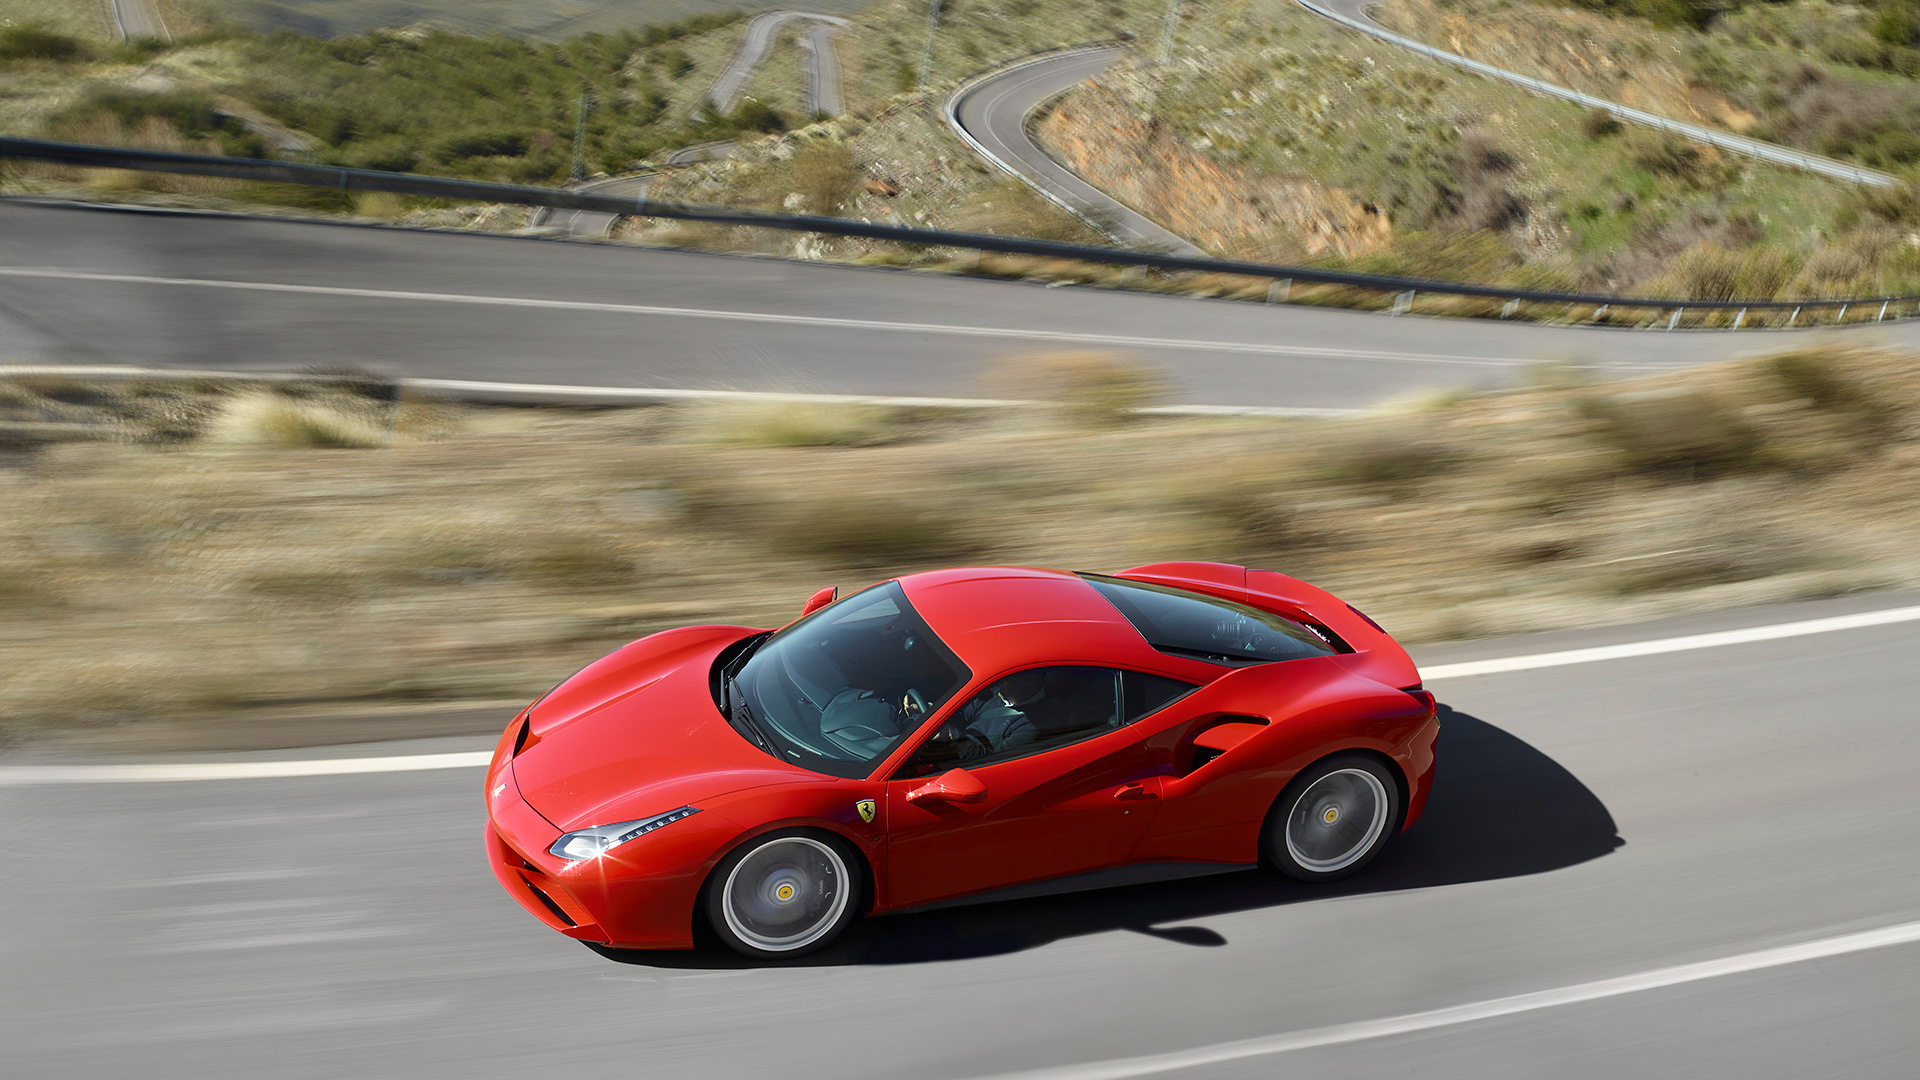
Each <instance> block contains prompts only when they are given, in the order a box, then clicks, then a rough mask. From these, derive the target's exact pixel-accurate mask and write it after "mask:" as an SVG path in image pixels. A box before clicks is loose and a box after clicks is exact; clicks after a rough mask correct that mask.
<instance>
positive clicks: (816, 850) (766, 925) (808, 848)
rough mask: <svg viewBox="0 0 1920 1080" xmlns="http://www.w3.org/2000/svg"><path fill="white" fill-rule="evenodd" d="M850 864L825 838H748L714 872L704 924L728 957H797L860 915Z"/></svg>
mask: <svg viewBox="0 0 1920 1080" xmlns="http://www.w3.org/2000/svg"><path fill="white" fill-rule="evenodd" d="M856 858H857V856H855V855H854V854H853V853H852V852H851V851H850V850H849V849H848V848H847V846H846V844H845V842H844V841H841V840H839V839H838V838H837V837H832V836H830V835H827V834H824V833H817V832H785V833H774V834H771V835H768V836H761V837H755V838H754V839H753V840H750V841H748V842H747V843H745V844H742V845H740V847H739V848H738V849H736V850H735V851H734V852H733V853H732V854H730V855H728V856H727V857H726V858H725V859H722V860H721V861H720V865H719V866H717V867H715V868H714V871H713V876H712V877H711V878H709V879H708V883H707V901H706V906H707V920H708V921H709V922H710V923H711V924H712V925H713V930H714V933H715V934H717V935H718V936H719V938H720V940H721V941H723V942H725V943H726V945H727V947H728V948H730V949H732V950H734V951H735V952H738V953H742V954H744V955H746V956H752V957H757V958H761V959H769V960H772V959H780V958H783V957H790V956H804V955H805V954H807V953H810V952H813V951H814V950H816V949H819V948H822V947H824V946H825V945H826V944H827V943H828V942H830V941H832V940H833V939H834V938H836V937H838V936H839V935H840V932H841V931H842V930H845V929H846V928H847V924H848V923H850V922H852V921H853V918H854V916H855V915H856V914H857V913H858V912H859V908H860V904H859V900H860V896H859V892H860V882H861V878H860V874H859V872H858V870H857V869H855V867H856V865H857V864H856V861H855V860H856Z"/></svg>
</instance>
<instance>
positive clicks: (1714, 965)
mask: <svg viewBox="0 0 1920 1080" xmlns="http://www.w3.org/2000/svg"><path fill="white" fill-rule="evenodd" d="M795 602H796V604H797V603H798V598H796V601H795ZM1916 603H1920V596H1915V595H1911V594H1909V595H1905V596H1864V597H1853V598H1848V599H1842V600H1828V601H1820V602H1815V603H1807V604H1799V605H1790V606H1783V607H1778V608H1773V609H1766V610H1752V611H1744V612H1732V613H1726V614H1721V615H1713V616H1696V617H1689V618H1684V619H1674V620H1667V621H1664V622H1661V623H1655V624H1646V625H1640V626H1624V627H1613V628H1608V629H1604V630H1588V631H1580V632H1573V633H1561V634H1551V635H1540V636H1536V637H1530V638H1519V639H1509V640H1503V641H1488V642H1478V643H1468V644H1460V645H1452V646H1447V647H1443V648H1436V649H1429V650H1417V651H1416V655H1417V658H1418V659H1419V661H1420V662H1421V664H1422V667H1423V670H1424V671H1425V673H1426V674H1427V676H1428V679H1429V685H1431V686H1432V687H1433V688H1434V689H1435V691H1436V692H1437V693H1439V695H1440V697H1441V699H1442V700H1443V701H1444V702H1445V703H1446V705H1447V707H1448V708H1447V710H1446V712H1445V713H1444V714H1443V728H1442V733H1441V754H1442V765H1441V770H1442V771H1441V774H1440V779H1439V781H1438V784H1437V786H1436V788H1435V792H1434V796H1433V801H1432V802H1431V804H1430V805H1429V808H1428V810H1427V815H1426V817H1425V818H1424V819H1423V820H1422V821H1421V822H1420V824H1419V825H1417V826H1416V827H1415V828H1414V829H1413V830H1411V831H1409V832H1408V833H1406V834H1404V835H1402V836H1401V837H1399V838H1398V839H1397V840H1396V841H1395V843H1394V844H1393V845H1392V846H1390V847H1389V848H1388V849H1387V851H1386V853H1385V855H1384V856H1383V858H1382V859H1381V860H1380V861H1379V862H1378V863H1377V864H1376V865H1375V866H1374V867H1372V868H1370V869H1369V870H1368V871H1367V872H1366V873H1364V874H1363V875H1361V876H1360V877H1358V878H1355V879H1353V880H1352V881H1350V882H1346V883H1343V884H1341V885H1339V886H1337V887H1331V888H1327V887H1322V888H1315V887H1309V886H1303V885H1298V884H1294V883H1291V882H1288V881H1286V880H1284V879H1281V878H1279V877H1277V876H1273V875H1269V874H1267V873H1264V872H1258V871H1253V872H1240V873H1234V874H1227V875H1222V876H1218V877H1212V878H1204V879H1198V880H1190V881H1185V882H1176V883H1170V884H1161V885H1148V886H1137V887H1132V888H1126V889H1116V890H1109V891H1105V892H1100V893H1088V894H1081V895H1076V896H1063V897H1053V898H1048V899H1038V900H1024V901H1015V902H1008V903H1002V904H996V905H990V906H983V907H974V908H957V909H950V910H946V911H939V912H930V913H925V914H920V915H906V916H896V917H889V918H884V919H876V920H873V921H871V922H868V923H863V924H858V925H856V927H855V928H854V930H853V931H852V932H851V933H850V934H849V935H848V937H847V938H845V939H843V940H842V941H841V942H840V943H838V944H836V945H835V946H834V947H833V948H832V949H831V950H829V951H828V952H826V953H823V954H820V955H818V956H816V957H811V958H808V959H806V960H804V961H801V962H798V963H794V964H785V965H775V966H768V967H753V966H748V965H743V964H740V963H738V962H735V961H733V960H730V959H728V958H726V957H724V956H720V955H717V954H714V953H711V952H709V953H691V954H688V953H668V954H630V955H624V956H603V955H600V954H597V953H595V952H592V951H590V950H588V949H586V948H583V947H581V946H580V945H579V944H577V943H575V942H572V941H568V940H566V939H564V938H562V937H560V936H559V935H557V934H554V933H552V932H551V931H548V930H546V929H545V928H543V927H541V926H540V925H538V924H537V923H536V922H535V921H534V920H533V919H532V918H530V917H529V916H527V915H526V914H525V913H524V912H522V911H521V910H520V909H519V908H518V906H517V905H516V904H515V903H514V902H513V901H512V900H511V899H510V898H508V897H507V896H506V895H505V894H504V893H503V892H502V891H501V890H500V888H499V886H498V885H497V884H496V883H495V882H494V881H493V879H492V877H491V875H490V874H489V872H488V869H487V866H486V861H485V857H484V853H483V852H482V851H481V848H480V843H479V830H480V827H481V822H482V809H481V792H480V789H479V786H478V785H479V783H480V780H481V770H480V769H479V768H478V767H477V766H476V765H474V764H473V762H476V761H484V758H485V755H486V750H487V747H488V746H489V745H490V743H491V740H490V739H450V740H435V741H424V742H416V743H408V744H380V745H374V746H361V747H337V748H330V749H326V750H322V751H310V752H307V753H305V754H304V755H299V756H300V757H302V758H304V759H309V760H306V761H305V762H304V763H303V764H301V765H299V766H298V767H297V768H289V767H287V766H284V765H279V764H275V762H280V761H284V760H286V759H288V758H289V754H288V753H287V752H284V751H282V752H278V753H274V754H236V755H228V756H224V757H222V758H220V759H218V760H217V761H212V762H208V761H205V760H204V759H195V760H194V761H193V762H192V763H189V764H173V765H169V764H167V763H166V762H164V761H160V762H156V763H154V764H151V765H147V766H139V767H134V768H131V769H129V768H126V767H120V766H111V765H109V766H107V767H105V768H102V767H101V766H100V764H99V763H98V762H95V763H93V764H86V765H80V766H79V767H78V768H77V769H74V768H63V767H62V764H61V763H59V762H54V761H49V760H47V759H44V758H38V759H36V758H32V757H29V756H25V755H22V754H20V753H18V752H16V753H14V754H13V755H11V756H8V757H6V758H4V759H0V817H4V819H5V820H6V821H7V823H8V828H7V829H6V830H5V831H4V832H0V856H4V857H5V858H6V860H7V864H8V865H9V866H10V867H11V868H12V869H13V871H14V872H13V873H12V874H10V875H9V876H8V879H7V884H6V885H5V886H3V887H0V905H4V912H5V914H6V915H7V916H8V918H6V919H4V920H0V963H4V964H5V970H6V971H7V972H9V974H10V976H11V977H9V978H8V979H6V980H4V981H3V982H0V1044H3V1045H5V1046H6V1048H7V1065H8V1069H9V1071H10V1073H12V1074H16V1075H20V1076H33V1077H39V1076H59V1077H63V1078H68V1080H91V1078H96V1077H99V1078H105V1077H124V1076H133V1075H138V1076H142V1077H152V1078H171V1077H189V1076H191V1077H194V1078H196V1080H225V1078H236V1080H238V1078H246V1080H252V1078H255V1077H259V1076H264V1075H272V1076H275V1077H284V1078H288V1080H304V1078H314V1080H334V1078H336V1077H339V1076H343V1075H367V1076H408V1077H460V1078H463V1080H488V1078H493V1077H502V1078H504V1077H518V1076H525V1075H527V1074H529V1073H534V1072H541V1071H552V1069H553V1068H554V1066H555V1064H556V1063H560V1062H564V1063H565V1067H566V1068H567V1069H568V1070H569V1071H581V1072H607V1073H617V1074H621V1075H626V1074H634V1075H644V1076H648V1077H674V1078H684V1080H743V1078H746V1077H762V1076H769V1075H774V1076H791V1077H796V1078H798V1080H869V1078H871V1080H880V1078H889V1080H890V1078H894V1077H899V1076H903V1075H904V1076H915V1077H927V1078H929V1080H974V1078H985V1077H996V1078H1000V1080H1011V1078H1013V1077H1019V1078H1022V1080H1118V1078H1122V1077H1168V1078H1172V1080H1229V1078H1254V1077H1262V1078H1264V1077H1273V1076H1329V1077H1352V1078H1355V1080H1361V1078H1368V1080H1371V1078H1377V1077H1388V1076H1413V1075H1418V1076H1421V1077H1430V1078H1436V1080H1538V1078H1540V1077H1544V1076H1551V1077H1555V1078H1566V1080H1616V1078H1618V1077H1622V1076H1653V1077H1676V1078H1677V1077H1689V1078H1692V1077H1740V1078H1742V1080H1776V1078H1777V1080H1789V1078H1791V1080H1801V1078H1804V1077H1808V1076H1822V1077H1827V1076H1832V1077H1862V1078H1868V1077H1873V1078H1880V1077H1893V1076H1901V1075H1906V1074H1907V1073H1908V1072H1909V1071H1910V1066H1911V1063H1912V1061H1913V1060H1914V1057H1915V1055H1916V1054H1917V1053H1920V1032H1916V1029H1915V1028H1914V1026H1913V1025H1912V1024H1911V1023H1910V1022H1909V1021H1910V1020H1911V1018H1912V1016H1914V1015H1915V1013H1916V1012H1917V1011H1920V979H1916V978H1915V976H1914V973H1915V971H1916V970H1920V969H1917V968H1916V964H1917V963H1920V944H1916V941H1920V921H1917V920H1920V895H1916V893H1915V892H1914V888H1913V886H1914V883H1915V882H1916V881H1920V847H1916V845H1914V844H1913V843H1912V842H1911V838H1912V836H1913V835H1914V834H1915V832H1916V830H1920V800H1916V799H1915V798H1914V797H1913V795H1912V787H1911V783H1910V777H1909V773H1910V772H1911V760H1912V756H1913V753H1914V751H1915V749H1916V742H1917V741H1920V735H1916V733H1915V728H1914V724H1913V723H1912V719H1913V717H1912V706H1911V701H1912V694H1911V689H1910V686H1909V685H1908V683H1909V680H1908V679H1907V678H1906V677H1905V674H1904V673H1905V671H1906V670H1907V669H1908V668H1909V667H1910V666H1911V664H1910V661H1911V658H1912V656H1913V655H1914V653H1915V651H1916V650H1920V622H1916V621H1914V620H1915V619H1916V618H1920V610H1916V609H1915V608H1914V607H1913V605H1914V604H1916ZM1876 612H1878V613H1881V614H1880V615H1879V616H1878V618H1879V620H1880V621H1881V625H1877V626H1875V625H1868V624H1869V623H1871V622H1873V621H1875V616H1874V614H1873V613H1876ZM1889 618H1891V619H1892V620H1894V621H1887V620H1888V619H1889ZM1815 628H1817V629H1815ZM1740 630H1753V631H1755V632H1749V633H1732V634H1728V633H1726V632H1728V631H1740ZM1783 631H1784V632H1785V633H1788V634H1791V635H1793V636H1781V634H1782V632H1783ZM1705 634H1717V635H1720V636H1717V637H1712V638H1706V639H1703V638H1702V637H1701V636H1700V635H1705ZM1703 640H1705V641H1707V642H1711V644H1707V645H1705V646H1704V647H1701V642H1702V641H1703ZM1688 643H1692V646H1693V647H1687V646H1688ZM1608 646H1629V647H1626V648H1612V649H1608V648H1607V647H1608ZM1582 649H1601V650H1604V651H1601V652H1599V653H1597V654H1596V653H1592V652H1585V653H1582V652H1574V653H1572V655H1571V656H1570V655H1569V651H1570V650H1582ZM1503 660H1504V661H1506V662H1504V663H1503V662H1500V661H1503ZM1489 661H1491V662H1489ZM1543 664H1551V665H1554V666H1541V665H1543ZM502 719H503V721H504V719H505V717H504V715H503V717H502ZM397 755H398V756H408V755H417V756H415V757H413V759H412V760H411V761H407V760H402V761H399V762H394V761H393V760H392V759H393V758H394V757H395V756H397ZM449 755H454V756H449ZM459 755H464V756H459ZM369 758H371V759H373V760H371V761H369V760H366V759H369ZM263 759H264V760H263ZM207 766H217V768H211V769H210V768H208V767H207ZM392 768H397V769H399V770H401V771H374V770H376V769H392ZM302 773H304V774H305V775H301V774H302ZM222 775H224V776H226V777H228V778H226V779H216V778H209V777H215V776H222ZM249 776H252V777H256V778H251V779H249V778H247V777H249ZM124 781H138V782H124ZM167 781H172V782H167ZM1902 1016H1906V1017H1908V1018H1909V1020H1908V1021H1903V1020H1901V1019H1900V1017H1902ZM1036 1070H1038V1071H1036Z"/></svg>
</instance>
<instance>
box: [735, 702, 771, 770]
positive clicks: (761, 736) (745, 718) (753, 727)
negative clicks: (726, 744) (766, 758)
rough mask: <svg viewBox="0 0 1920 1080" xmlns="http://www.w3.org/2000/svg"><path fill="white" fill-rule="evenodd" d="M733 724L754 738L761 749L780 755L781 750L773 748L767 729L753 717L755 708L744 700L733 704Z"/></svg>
mask: <svg viewBox="0 0 1920 1080" xmlns="http://www.w3.org/2000/svg"><path fill="white" fill-rule="evenodd" d="M733 726H734V727H735V728H737V729H738V730H739V731H740V732H741V733H742V734H744V735H746V736H747V737H748V738H750V739H752V740H753V741H754V743H755V744H757V745H758V746H759V747H760V749H762V750H765V751H766V752H767V753H769V754H772V755H773V756H774V757H779V756H780V753H779V751H777V750H775V749H774V748H773V740H771V739H769V738H767V733H766V730H765V729H764V728H762V727H761V726H760V722H759V721H758V720H755V719H754V718H753V710H751V709H749V708H747V703H746V702H744V701H741V702H736V703H735V704H734V706H733Z"/></svg>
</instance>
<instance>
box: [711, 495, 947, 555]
mask: <svg viewBox="0 0 1920 1080" xmlns="http://www.w3.org/2000/svg"><path fill="white" fill-rule="evenodd" d="M971 526H972V519H971V517H969V516H968V515H965V514H962V513H960V512H959V511H958V510H957V509H955V508H953V507H952V505H951V504H950V503H949V502H947V501H944V500H939V499H927V498H924V497H922V496H920V495H897V496H884V495H874V494H863V495H823V496H819V497H815V498H809V499H806V500H805V501H802V502H797V503H791V504H788V505H786V506H784V507H780V508H776V509H774V510H773V511H772V512H770V513H767V514H766V515H764V516H763V517H761V518H760V520H758V521H757V522H755V523H754V524H752V525H750V526H749V528H750V529H751V530H752V531H753V532H755V533H757V534H759V535H761V536H764V537H766V538H767V539H768V540H770V541H772V542H773V543H774V544H775V545H776V546H778V547H780V548H783V549H785V550H787V551H791V552H795V553H798V554H803V555H812V556H816V557H819V558H825V559H831V560H834V561H836V562H840V563H844V564H846V565H849V566H856V567H867V566H884V565H891V564H895V563H902V562H923V561H936V560H942V559H952V558H959V557H962V556H965V555H968V554H971V553H973V552H975V551H977V550H979V547H980V544H979V541H978V539H977V538H976V537H975V536H974V534H973V533H972V531H971Z"/></svg>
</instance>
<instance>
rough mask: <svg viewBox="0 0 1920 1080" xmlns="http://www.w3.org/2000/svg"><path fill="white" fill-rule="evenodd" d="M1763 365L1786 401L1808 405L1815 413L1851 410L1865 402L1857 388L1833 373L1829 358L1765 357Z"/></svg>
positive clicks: (1800, 355)
mask: <svg viewBox="0 0 1920 1080" xmlns="http://www.w3.org/2000/svg"><path fill="white" fill-rule="evenodd" d="M1766 363H1767V369H1768V371H1769V372H1771V373H1772V375H1773V377H1774V380H1775V381H1777V382H1778V383H1779V384H1780V389H1782V390H1784V391H1786V393H1787V395H1788V396H1789V397H1792V398H1796V399H1800V400H1804V401H1807V402H1810V403H1811V404H1812V405H1813V407H1814V408H1816V409H1845V408H1852V407H1854V406H1856V405H1858V404H1860V403H1861V402H1862V401H1864V400H1865V399H1866V394H1865V393H1864V392H1863V391H1862V390H1861V389H1860V387H1859V386H1857V385H1855V384H1854V383H1853V382H1852V381H1851V380H1849V379H1847V378H1845V377H1844V376H1842V375H1841V374H1840V373H1839V372H1838V371H1836V370H1834V364H1833V360H1832V359H1831V358H1830V357H1826V356H1821V355H1819V354H1816V353H1797V352H1794V353H1781V354H1780V355H1778V356H1770V357H1768V358H1767V361H1766Z"/></svg>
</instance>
